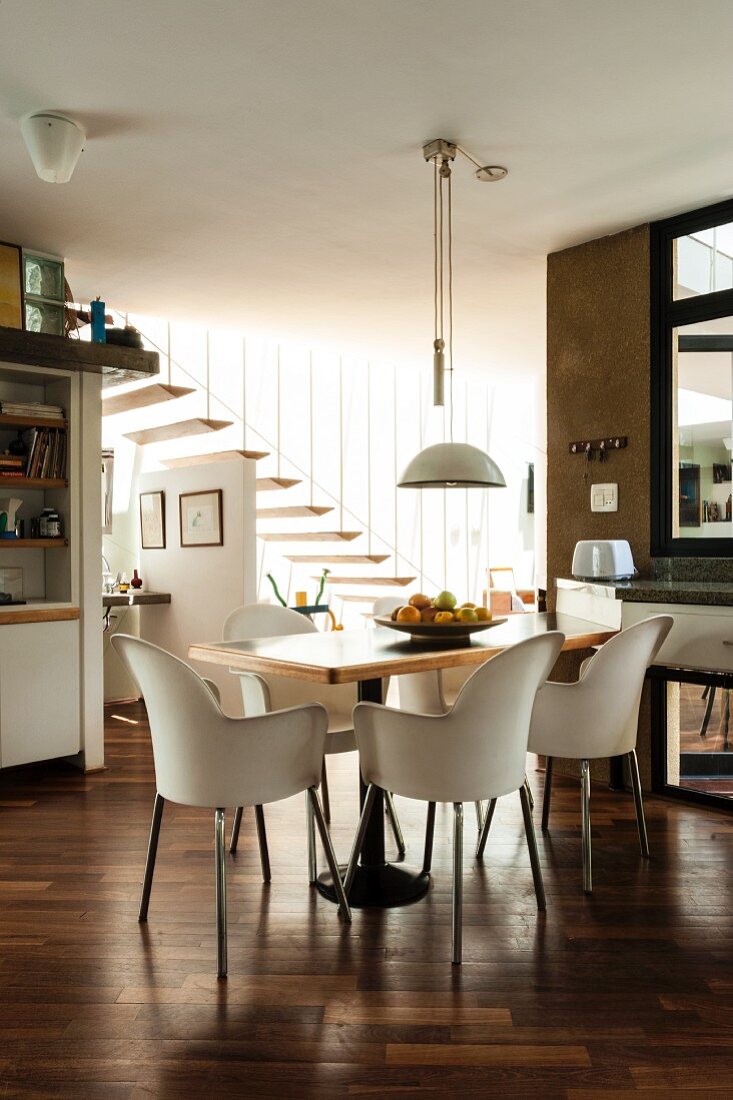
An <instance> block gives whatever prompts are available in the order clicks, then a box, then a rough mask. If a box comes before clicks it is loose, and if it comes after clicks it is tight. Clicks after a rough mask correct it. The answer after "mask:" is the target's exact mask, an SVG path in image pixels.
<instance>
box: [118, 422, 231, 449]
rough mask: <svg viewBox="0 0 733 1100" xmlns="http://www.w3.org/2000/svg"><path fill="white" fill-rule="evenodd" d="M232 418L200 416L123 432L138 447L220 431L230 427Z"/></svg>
mask: <svg viewBox="0 0 733 1100" xmlns="http://www.w3.org/2000/svg"><path fill="white" fill-rule="evenodd" d="M232 424H233V421H232V420H208V419H207V418H205V417H202V416H196V417H193V419H191V420H179V421H178V422H177V423H175V424H158V425H157V426H156V427H155V428H143V430H142V431H140V432H125V439H131V440H132V442H133V443H137V444H138V445H139V446H140V447H144V446H145V445H146V444H147V443H164V442H165V441H166V440H169V439H184V438H185V437H186V436H189V435H201V434H202V433H203V432H220V431H221V430H222V429H223V428H231V426H232Z"/></svg>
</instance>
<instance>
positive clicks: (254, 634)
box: [222, 603, 405, 882]
mask: <svg viewBox="0 0 733 1100" xmlns="http://www.w3.org/2000/svg"><path fill="white" fill-rule="evenodd" d="M317 632H318V630H317V627H316V626H315V625H314V624H313V623H312V622H311V620H310V619H309V618H308V617H307V616H306V615H301V614H299V612H297V611H293V610H292V608H289V607H282V606H281V605H280V604H267V603H253V604H245V605H244V606H243V607H238V608H236V609H235V610H234V611H232V612H231V613H230V614H229V615H228V616H227V618H226V620H225V622H224V628H223V632H222V633H223V640H224V641H225V642H229V641H243V640H246V639H247V638H276V637H282V636H284V635H290V634H316V633H317ZM236 675H237V676H239V682H240V685H241V689H242V703H243V706H244V713H245V715H247V716H253V715H258V714H267V713H268V712H269V711H271V710H282V709H283V708H285V707H293V706H305V705H307V704H308V703H314V702H318V703H322V704H323V705H324V706H325V707H326V709H327V711H328V735H327V737H326V749H325V756H324V758H323V763H322V768H321V797H322V798H323V808H324V816H325V819H326V821H327V822H329V823H330V821H331V812H330V800H329V795H328V780H327V776H326V759H325V757H326V756H330V755H333V754H334V753H341V752H354V751H355V750H356V740H355V738H354V720H353V717H352V712H353V709H354V707H355V706H356V702H357V694H356V685H355V684H334V685H330V684H311V683H308V682H307V681H306V680H295V679H293V678H291V677H288V676H275V675H271V674H269V673H268V674H267V676H257V675H255V674H254V673H248V672H237V673H236ZM385 805H386V809H387V814H388V817H389V820H390V824H391V826H392V832H393V833H394V838H395V842H396V844H397V849H398V854H399V858H400V859H404V856H405V842H404V839H403V836H402V830H401V828H400V823H399V820H398V818H397V814H396V811H395V808H394V802H393V800H392V795H391V794H388V795H387V796H386V797H385ZM255 814H256V821H257V830H258V836H259V839H260V847H261V849H262V850H263V852H264V855H263V863H264V862H265V860H266V858H267V839H266V834H265V823H264V816H263V814H262V810H261V808H260V810H257V809H256V810H255ZM241 823H242V807H241V806H237V809H236V811H235V814H234V823H233V825H232V835H231V840H230V844H229V850H230V851H231V852H236V850H237V841H238V838H239V829H240V825H241ZM308 868H309V876H310V881H311V882H315V880H316V877H317V873H318V868H317V866H316V845H315V827H314V821H313V815H312V813H311V811H310V809H309V810H308Z"/></svg>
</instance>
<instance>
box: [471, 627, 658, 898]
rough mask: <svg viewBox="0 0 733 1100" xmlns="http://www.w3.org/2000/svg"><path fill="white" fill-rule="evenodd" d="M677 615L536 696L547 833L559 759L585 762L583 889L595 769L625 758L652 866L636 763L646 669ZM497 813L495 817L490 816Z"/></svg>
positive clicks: (588, 873) (614, 642)
mask: <svg viewBox="0 0 733 1100" xmlns="http://www.w3.org/2000/svg"><path fill="white" fill-rule="evenodd" d="M672 623H673V619H672V616H671V615H653V616H651V617H650V618H648V619H644V620H642V622H640V623H636V624H635V625H634V626H630V627H628V628H627V629H626V630H622V631H621V633H620V634H617V635H616V636H615V637H613V638H611V639H610V640H609V641H607V642H606V644H605V645H603V646H601V647H600V649H599V650H598V651H597V653H595V654H594V655H593V656H592V657H590V658H588V660H586V661H584V662H583V665H582V666H581V672H580V679H579V680H578V681H577V682H576V683H572V684H556V683H548V684H545V685H544V686H543V687H542V688H541V689H540V691H539V692H538V693H537V700H536V703H535V709H534V714H533V715H532V728H531V731H530V735H529V751H530V752H536V753H538V754H539V755H541V756H546V757H547V771H546V773H545V793H544V801H543V807H542V830H543V832H546V831H547V829H548V825H549V815H550V799H551V791H552V759H553V757H555V756H558V757H561V758H562V759H566V760H567V759H570V760H580V762H581V763H580V790H581V803H582V847H583V889H584V890H585V892H586V893H587V894H589V893H591V891H592V889H593V881H592V868H591V828H590V761H591V760H598V759H604V758H606V757H612V756H625V757H626V758H627V760H628V763H629V770H630V772H631V783H632V787H633V790H634V804H635V808H636V822H637V826H638V830H639V843H640V845H641V854H642V856H644V858H645V859H648V858H649V841H648V839H647V832H646V823H645V821H644V804H643V802H642V796H641V783H640V781H639V765H638V763H637V760H636V734H637V724H638V720H639V704H640V702H641V690H642V687H643V684H644V676H645V673H646V670H647V667H648V666H649V665H650V664H651V662H652V661H653V660H654V658H655V656H656V655H657V653H658V651H659V649H660V647H661V645H662V643H663V642H664V639H665V638H666V637H667V635H668V634H669V632H670V630H671V629H672ZM489 813H491V810H490V811H489Z"/></svg>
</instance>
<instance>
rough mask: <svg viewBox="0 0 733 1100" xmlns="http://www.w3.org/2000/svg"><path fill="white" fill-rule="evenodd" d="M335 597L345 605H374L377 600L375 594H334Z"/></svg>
mask: <svg viewBox="0 0 733 1100" xmlns="http://www.w3.org/2000/svg"><path fill="white" fill-rule="evenodd" d="M334 596H338V598H339V599H340V600H343V601H344V603H374V601H375V599H376V596H375V595H374V594H372V595H371V596H370V595H368V594H367V593H363V594H362V593H357V592H334Z"/></svg>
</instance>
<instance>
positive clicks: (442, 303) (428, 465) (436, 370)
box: [397, 138, 507, 489]
mask: <svg viewBox="0 0 733 1100" xmlns="http://www.w3.org/2000/svg"><path fill="white" fill-rule="evenodd" d="M456 153H462V154H463V155H464V156H465V157H466V158H467V159H468V160H470V161H471V162H472V163H473V164H474V165H475V166H476V168H477V171H476V173H475V175H476V178H477V179H479V180H481V181H482V182H493V181H495V180H500V179H503V178H504V177H505V176H506V174H507V170H506V168H501V167H499V166H497V165H481V164H479V163H478V161H476V160H474V158H473V157H471V156H470V155H469V154H468V153H466V151H465V149H462V148H461V147H460V145H456V143H455V142H452V141H446V140H445V139H444V138H436V139H435V140H434V141H429V142H428V143H427V144H426V145H424V146H423V156H424V157H425V160H426V161H427V162H428V163H430V162H432V164H433V235H434V241H435V247H434V303H435V314H434V315H435V324H434V333H433V405H435V406H441V405H444V404H445V374H446V370H447V371H448V375H449V395H450V416H449V425H450V442H448V443H435V444H433V445H432V446H430V447H425V449H424V450H422V451H420V452H419V453H418V454H416V455H415V457H414V458H413V459H412V460H411V461H410V462H408V464H407V467H406V468H405V470H404V472H403V474H402V477H401V478H400V480H399V481H398V483H397V485H398V488H400V489H472V488H479V489H497V488H506V481H505V480H504V475H503V474H502V472H501V470H500V469H499V467H498V466H497V464H496V463H495V462H494V460H493V459H492V458H490V457H489V455H487V454H486V452H485V451H482V450H481V449H480V448H479V447H474V446H472V445H471V444H470V443H455V442H454V441H453V205H452V195H451V163H452V161H454V160H455V157H456ZM446 287H447V296H446V293H445V289H446ZM446 297H447V302H446ZM446 317H447V322H448V323H447V327H446V326H445V320H446ZM446 334H447V341H446ZM446 345H447V348H448V366H447V367H446V363H445V353H446Z"/></svg>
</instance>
